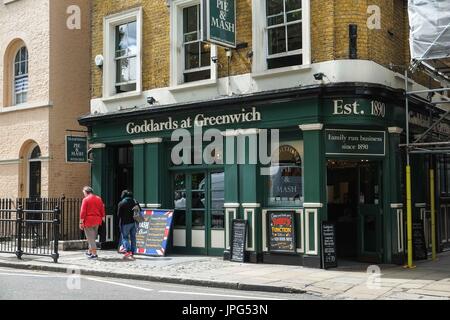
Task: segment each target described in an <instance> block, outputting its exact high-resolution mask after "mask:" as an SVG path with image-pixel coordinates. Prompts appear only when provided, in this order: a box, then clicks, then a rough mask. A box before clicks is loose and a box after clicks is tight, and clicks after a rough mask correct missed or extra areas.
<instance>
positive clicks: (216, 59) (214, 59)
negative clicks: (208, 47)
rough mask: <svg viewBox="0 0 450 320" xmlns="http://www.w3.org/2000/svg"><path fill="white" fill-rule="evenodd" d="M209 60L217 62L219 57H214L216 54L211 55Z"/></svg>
mask: <svg viewBox="0 0 450 320" xmlns="http://www.w3.org/2000/svg"><path fill="white" fill-rule="evenodd" d="M211 61H212V62H214V63H217V61H219V58H218V57H216V56H214V57H211Z"/></svg>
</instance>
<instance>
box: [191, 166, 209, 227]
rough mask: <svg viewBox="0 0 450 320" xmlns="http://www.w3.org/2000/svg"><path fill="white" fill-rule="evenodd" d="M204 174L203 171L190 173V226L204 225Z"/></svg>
mask: <svg viewBox="0 0 450 320" xmlns="http://www.w3.org/2000/svg"><path fill="white" fill-rule="evenodd" d="M205 192H206V176H205V174H204V173H198V174H193V175H192V192H191V208H192V209H191V211H192V227H193V228H204V227H205V208H206V203H205V201H206V198H205Z"/></svg>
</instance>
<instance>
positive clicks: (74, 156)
mask: <svg viewBox="0 0 450 320" xmlns="http://www.w3.org/2000/svg"><path fill="white" fill-rule="evenodd" d="M87 153H88V152H87V138H86V137H74V136H67V137H66V161H67V162H75V163H86V162H87V161H88V157H87Z"/></svg>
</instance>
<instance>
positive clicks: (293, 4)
mask: <svg viewBox="0 0 450 320" xmlns="http://www.w3.org/2000/svg"><path fill="white" fill-rule="evenodd" d="M301 8H302V0H286V12H289V11H292V10H297V9H301Z"/></svg>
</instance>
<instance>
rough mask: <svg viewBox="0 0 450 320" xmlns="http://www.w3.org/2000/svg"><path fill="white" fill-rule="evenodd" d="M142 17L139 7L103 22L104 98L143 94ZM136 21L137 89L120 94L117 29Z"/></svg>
mask: <svg viewBox="0 0 450 320" xmlns="http://www.w3.org/2000/svg"><path fill="white" fill-rule="evenodd" d="M142 17H143V14H142V7H138V8H133V9H130V10H127V11H123V12H119V13H117V14H113V15H110V16H107V17H105V18H104V20H103V30H104V35H103V41H104V43H103V51H104V64H103V98H109V97H117V98H120V97H123V96H125V97H126V96H130V95H136V94H141V93H142V36H143V35H142V26H143V18H142ZM134 21H136V89H135V90H134V91H128V92H119V93H118V92H117V90H116V86H117V85H118V84H120V83H118V82H117V60H116V27H118V26H120V25H123V24H127V23H130V22H134ZM133 83H134V82H133ZM126 84H132V82H127V83H126Z"/></svg>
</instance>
